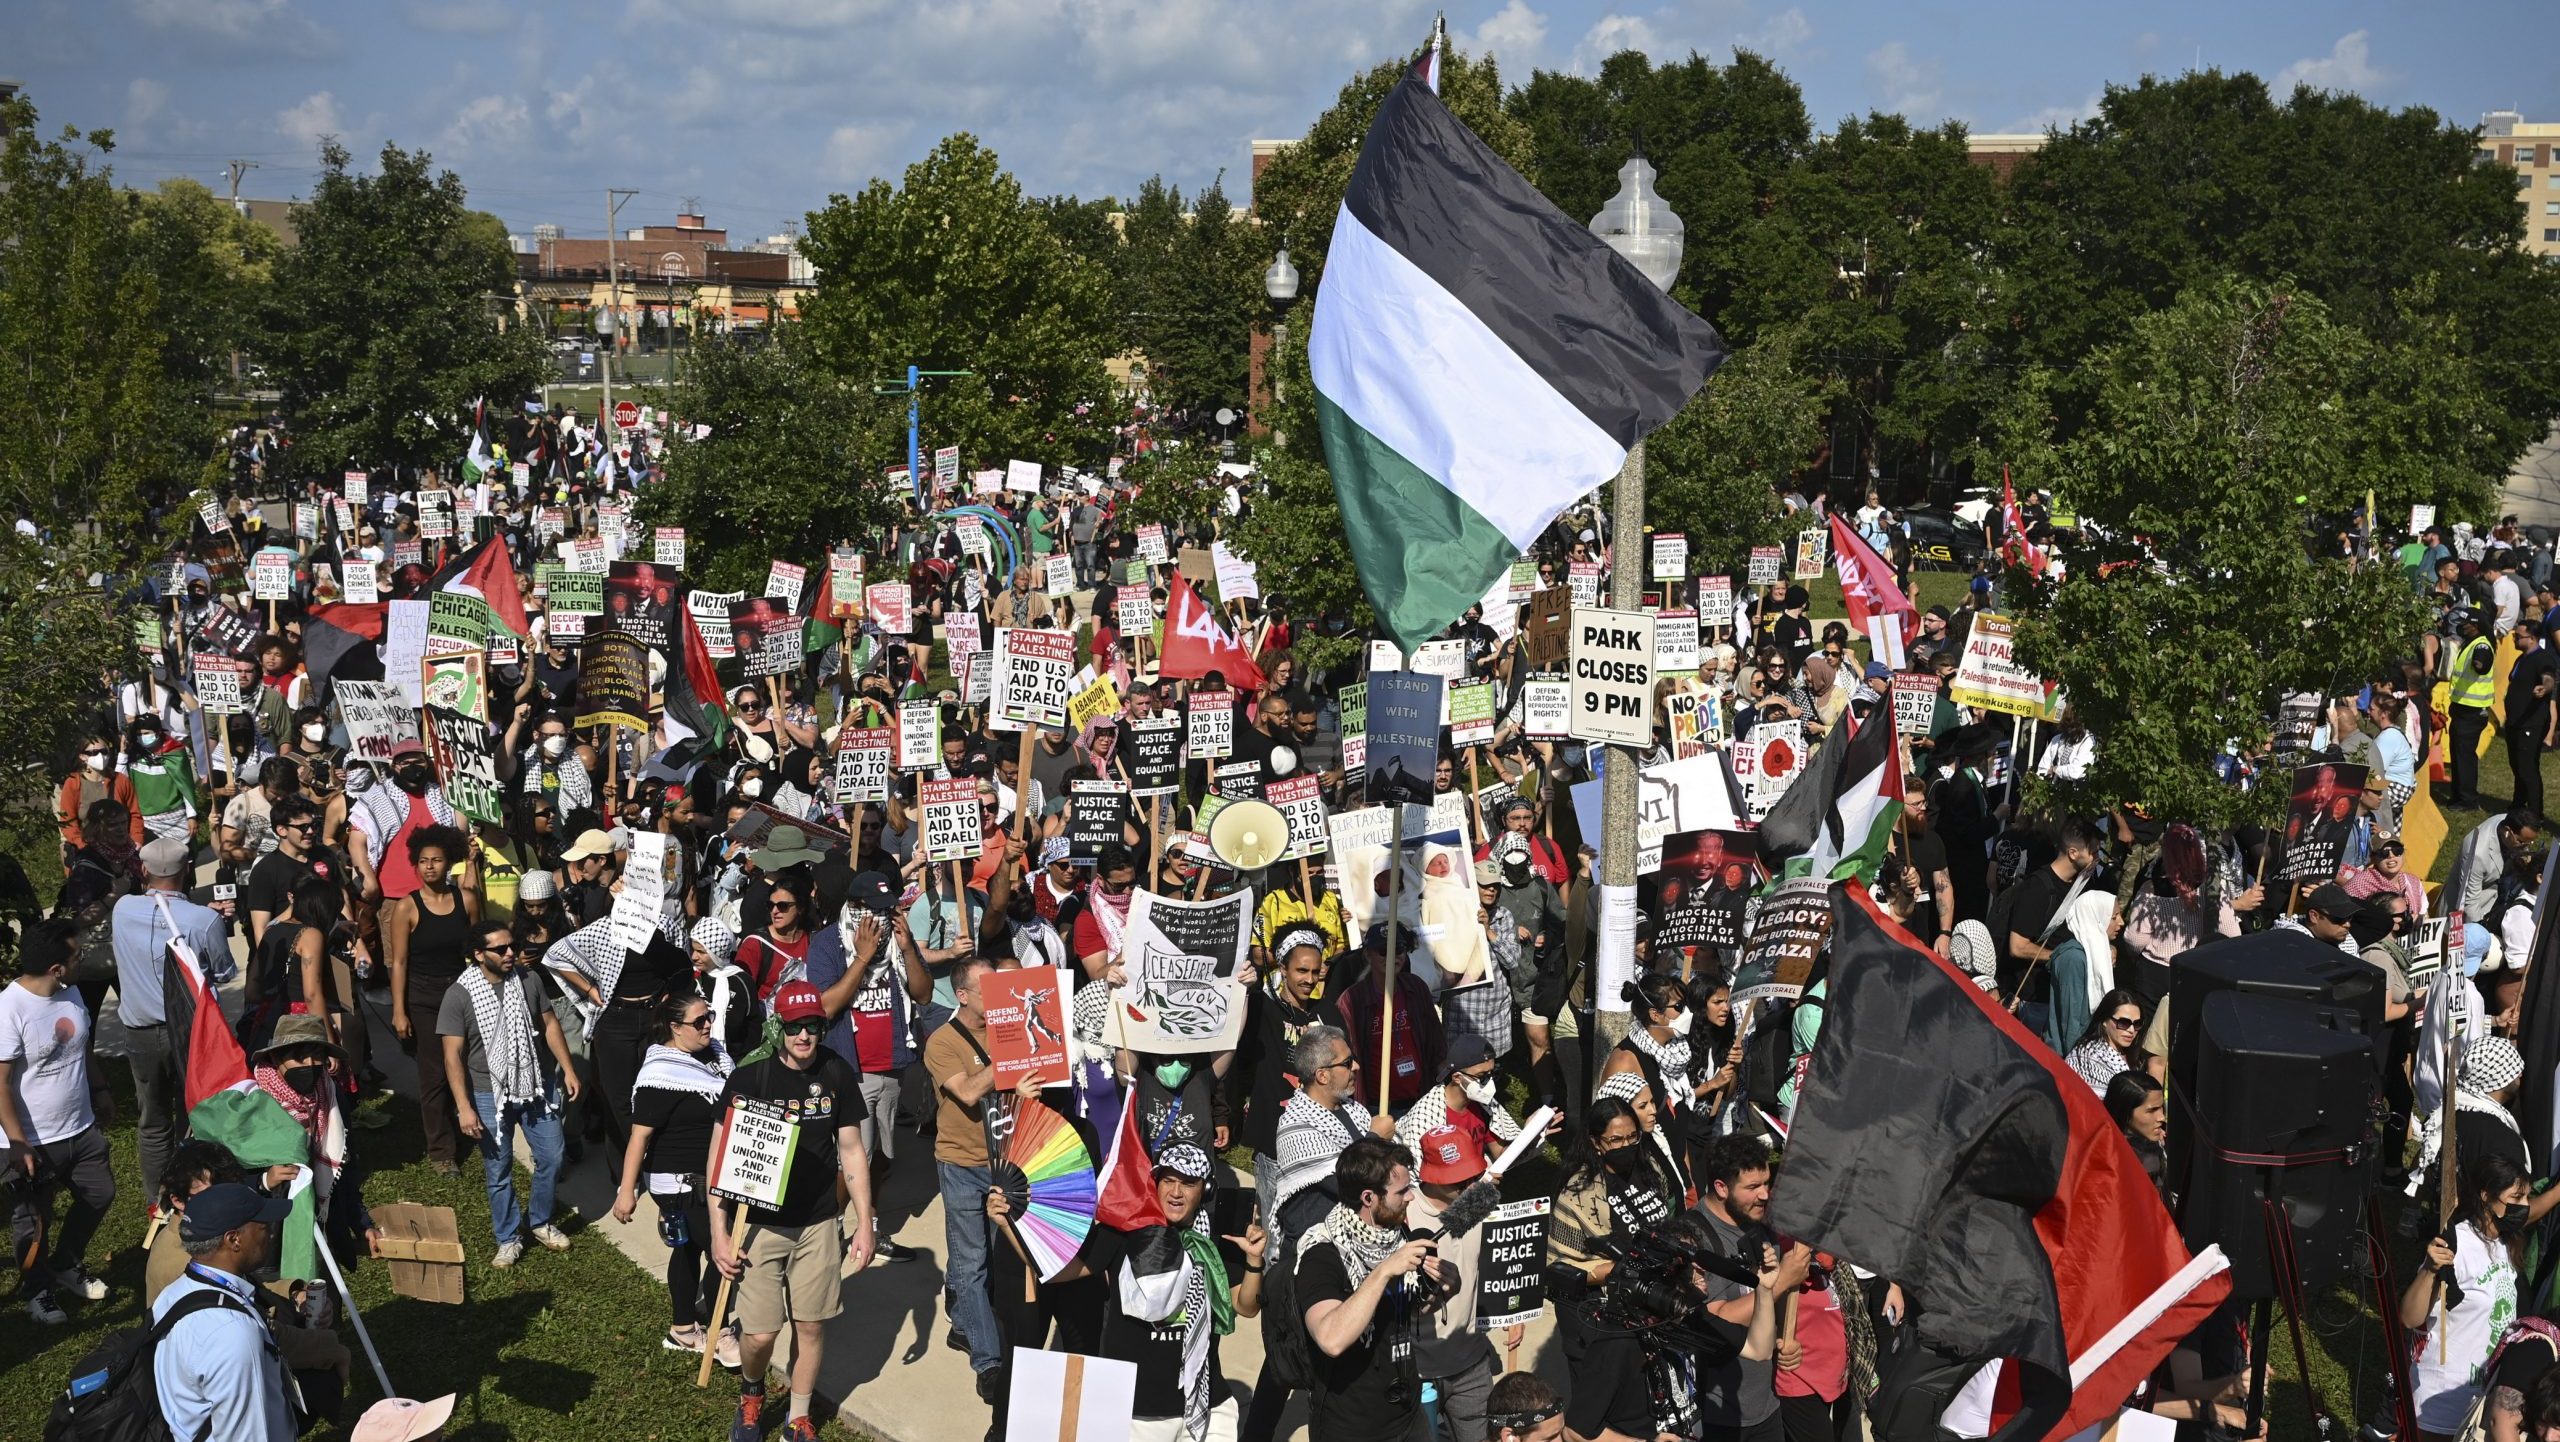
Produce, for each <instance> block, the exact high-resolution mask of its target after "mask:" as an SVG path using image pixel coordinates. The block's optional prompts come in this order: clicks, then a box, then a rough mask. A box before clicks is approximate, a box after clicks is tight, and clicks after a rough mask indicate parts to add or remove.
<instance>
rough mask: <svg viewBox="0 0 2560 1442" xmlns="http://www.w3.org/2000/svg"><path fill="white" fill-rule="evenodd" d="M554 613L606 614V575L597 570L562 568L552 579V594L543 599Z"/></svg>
mask: <svg viewBox="0 0 2560 1442" xmlns="http://www.w3.org/2000/svg"><path fill="white" fill-rule="evenodd" d="M543 605H544V607H545V608H546V609H547V610H548V611H549V612H550V613H551V614H552V615H555V616H557V615H563V614H566V615H571V616H601V615H603V614H604V576H603V574H602V573H600V572H596V571H572V570H567V569H565V568H564V569H562V570H561V571H560V572H559V573H558V574H556V575H554V576H553V577H552V579H551V594H550V595H549V596H548V597H546V598H545V599H544V601H543Z"/></svg>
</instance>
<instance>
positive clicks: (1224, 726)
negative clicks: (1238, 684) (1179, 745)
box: [1188, 691, 1236, 761]
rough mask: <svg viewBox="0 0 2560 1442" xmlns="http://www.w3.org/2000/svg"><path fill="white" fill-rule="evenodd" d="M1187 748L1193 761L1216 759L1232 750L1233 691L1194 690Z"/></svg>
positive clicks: (1233, 747) (1234, 721)
mask: <svg viewBox="0 0 2560 1442" xmlns="http://www.w3.org/2000/svg"><path fill="white" fill-rule="evenodd" d="M1189 711H1190V717H1191V733H1190V739H1189V744H1188V749H1189V751H1190V753H1191V759H1192V760H1194V761H1216V760H1219V759H1221V758H1223V757H1225V756H1227V755H1229V754H1230V753H1232V752H1233V751H1234V750H1235V746H1236V693H1234V692H1233V691H1194V692H1192V693H1191V704H1190V708H1189Z"/></svg>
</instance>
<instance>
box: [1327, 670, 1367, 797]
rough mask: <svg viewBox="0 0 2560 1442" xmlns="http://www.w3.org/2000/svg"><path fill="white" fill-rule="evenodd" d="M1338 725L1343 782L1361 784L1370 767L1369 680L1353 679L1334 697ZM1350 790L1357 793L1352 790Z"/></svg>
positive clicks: (1364, 781) (1358, 785) (1355, 785)
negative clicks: (1339, 728)
mask: <svg viewBox="0 0 2560 1442" xmlns="http://www.w3.org/2000/svg"><path fill="white" fill-rule="evenodd" d="M1336 702H1337V704H1336V707H1335V714H1336V717H1337V718H1338V723H1339V725H1340V727H1341V732H1340V734H1341V737H1342V777H1343V781H1344V783H1345V784H1346V785H1350V786H1353V787H1355V788H1357V787H1361V786H1364V785H1365V783H1366V778H1367V776H1368V771H1369V683H1368V682H1366V681H1354V682H1352V683H1351V684H1350V685H1348V686H1345V687H1343V688H1342V694H1341V695H1340V696H1339V697H1337V698H1336ZM1353 794H1355V795H1356V794H1358V792H1357V791H1356V790H1355V791H1354V793H1353Z"/></svg>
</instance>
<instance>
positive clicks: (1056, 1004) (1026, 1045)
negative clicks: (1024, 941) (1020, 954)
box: [978, 966, 1075, 1091]
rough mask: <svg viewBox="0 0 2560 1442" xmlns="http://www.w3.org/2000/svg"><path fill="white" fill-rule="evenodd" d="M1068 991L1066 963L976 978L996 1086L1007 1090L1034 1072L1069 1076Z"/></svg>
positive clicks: (1047, 1077) (1049, 1077) (1043, 1076)
mask: <svg viewBox="0 0 2560 1442" xmlns="http://www.w3.org/2000/svg"><path fill="white" fill-rule="evenodd" d="M1074 992H1075V983H1074V981H1072V980H1071V979H1070V976H1069V973H1068V972H1067V970H1066V968H1064V967H1057V966H1026V967H1020V968H1017V969H1015V970H1011V971H991V972H988V973H987V974H986V976H985V978H984V979H983V980H982V981H981V982H980V983H979V998H978V999H979V1005H980V1006H981V1007H982V1008H984V1011H985V1017H986V1023H985V1028H986V1034H987V1059H988V1060H989V1061H991V1062H993V1063H995V1068H996V1089H997V1090H998V1091H1011V1090H1013V1089H1014V1088H1015V1087H1018V1086H1020V1085H1022V1083H1023V1082H1025V1081H1026V1080H1029V1079H1031V1078H1034V1077H1037V1078H1039V1079H1040V1080H1042V1081H1048V1082H1064V1081H1066V1080H1068V1079H1069V1072H1068V1070H1067V998H1068V997H1069V996H1071V995H1073V994H1074Z"/></svg>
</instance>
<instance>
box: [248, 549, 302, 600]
mask: <svg viewBox="0 0 2560 1442" xmlns="http://www.w3.org/2000/svg"><path fill="white" fill-rule="evenodd" d="M249 596H250V599H252V600H257V601H290V600H292V599H293V553H292V552H290V551H260V552H259V553H258V554H256V555H254V556H251V557H250V558H249Z"/></svg>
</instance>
